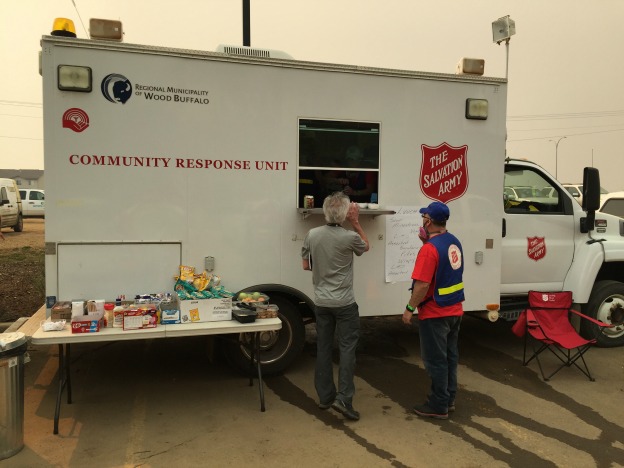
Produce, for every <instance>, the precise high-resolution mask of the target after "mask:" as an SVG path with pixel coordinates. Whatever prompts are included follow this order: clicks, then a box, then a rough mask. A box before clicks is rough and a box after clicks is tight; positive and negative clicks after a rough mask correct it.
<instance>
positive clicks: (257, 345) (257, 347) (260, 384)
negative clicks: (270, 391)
mask: <svg viewBox="0 0 624 468" xmlns="http://www.w3.org/2000/svg"><path fill="white" fill-rule="evenodd" d="M253 345H254V353H253V354H255V355H256V363H257V365H258V388H259V390H260V411H262V412H264V411H265V407H264V384H263V382H262V366H261V364H260V340H259V339H258V333H257V332H256V333H254V340H253Z"/></svg>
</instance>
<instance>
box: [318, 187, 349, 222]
mask: <svg viewBox="0 0 624 468" xmlns="http://www.w3.org/2000/svg"><path fill="white" fill-rule="evenodd" d="M348 212H349V197H347V196H346V195H345V194H344V193H342V192H334V193H332V194H331V195H329V196H327V197H326V198H325V201H323V213H324V214H325V220H326V221H327V222H328V223H338V224H342V223H344V220H345V219H346V218H347V213H348Z"/></svg>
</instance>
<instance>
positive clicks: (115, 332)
mask: <svg viewBox="0 0 624 468" xmlns="http://www.w3.org/2000/svg"><path fill="white" fill-rule="evenodd" d="M48 320H49V319H48ZM281 328H282V321H281V320H280V319H279V318H268V319H257V320H256V321H255V322H252V323H239V322H237V321H236V320H224V321H219V322H200V323H183V324H182V323H180V324H172V325H158V326H157V327H156V328H145V329H142V330H125V331H124V330H123V329H122V328H101V329H100V331H99V332H95V333H72V332H71V324H70V323H69V322H68V323H66V324H65V328H64V329H63V330H61V331H48V332H46V331H43V329H42V328H41V327H39V329H38V330H37V331H36V332H35V333H33V335H32V340H31V343H32V344H35V345H51V344H71V343H97V342H103V341H121V340H149V339H152V338H175V337H180V336H200V335H221V334H226V333H251V332H260V331H271V330H279V329H281Z"/></svg>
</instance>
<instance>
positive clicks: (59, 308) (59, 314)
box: [50, 301, 72, 322]
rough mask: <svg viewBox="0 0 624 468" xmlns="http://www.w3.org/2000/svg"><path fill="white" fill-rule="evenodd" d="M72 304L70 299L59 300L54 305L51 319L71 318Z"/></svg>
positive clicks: (56, 320)
mask: <svg viewBox="0 0 624 468" xmlns="http://www.w3.org/2000/svg"><path fill="white" fill-rule="evenodd" d="M71 309H72V304H71V302H69V301H62V302H57V303H55V304H54V305H53V306H52V309H51V312H50V320H51V321H52V322H58V321H59V320H67V321H69V320H71V318H72V316H71Z"/></svg>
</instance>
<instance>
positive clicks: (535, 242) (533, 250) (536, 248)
mask: <svg viewBox="0 0 624 468" xmlns="http://www.w3.org/2000/svg"><path fill="white" fill-rule="evenodd" d="M527 255H528V257H529V258H530V259H531V260H535V261H536V262H537V261H538V260H541V259H542V258H544V257H545V256H546V238H545V237H527Z"/></svg>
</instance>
